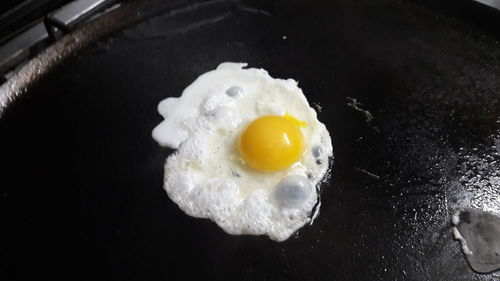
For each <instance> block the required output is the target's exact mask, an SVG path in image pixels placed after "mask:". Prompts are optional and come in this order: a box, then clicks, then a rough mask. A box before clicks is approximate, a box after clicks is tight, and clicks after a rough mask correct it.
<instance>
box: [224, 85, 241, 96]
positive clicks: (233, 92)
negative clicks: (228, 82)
mask: <svg viewBox="0 0 500 281" xmlns="http://www.w3.org/2000/svg"><path fill="white" fill-rule="evenodd" d="M226 95H228V96H230V97H233V98H234V97H241V96H243V89H242V88H241V87H238V86H233V87H231V88H229V89H227V90H226Z"/></svg>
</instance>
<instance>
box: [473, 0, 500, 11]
mask: <svg viewBox="0 0 500 281" xmlns="http://www.w3.org/2000/svg"><path fill="white" fill-rule="evenodd" d="M474 1H476V2H479V3H481V4H484V5H486V6H490V7H492V8H494V9H497V10H500V0H474Z"/></svg>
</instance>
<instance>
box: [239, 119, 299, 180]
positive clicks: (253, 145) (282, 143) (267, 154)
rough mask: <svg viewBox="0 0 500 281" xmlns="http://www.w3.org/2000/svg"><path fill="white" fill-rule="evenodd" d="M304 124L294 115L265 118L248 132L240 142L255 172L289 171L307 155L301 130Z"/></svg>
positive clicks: (255, 122)
mask: <svg viewBox="0 0 500 281" xmlns="http://www.w3.org/2000/svg"><path fill="white" fill-rule="evenodd" d="M305 125H306V124H305V122H303V121H299V120H297V119H296V118H294V117H293V116H290V115H288V114H286V115H285V116H274V115H269V116H263V117H260V118H257V119H255V120H254V121H253V122H252V123H250V125H248V127H247V128H246V129H245V131H244V132H243V134H242V135H241V138H240V141H239V151H240V154H241V155H242V157H243V159H244V160H245V161H246V162H247V163H248V164H249V165H250V166H251V167H253V168H254V169H257V170H259V171H264V172H271V171H279V170H283V169H286V168H287V167H289V166H290V165H292V164H293V163H295V162H297V161H298V160H299V158H300V157H301V156H302V153H303V152H304V137H303V136H302V132H301V129H300V127H305Z"/></svg>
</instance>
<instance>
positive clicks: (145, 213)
mask: <svg viewBox="0 0 500 281" xmlns="http://www.w3.org/2000/svg"><path fill="white" fill-rule="evenodd" d="M460 3H461V4H460V5H459V6H458V8H457V7H455V9H454V10H453V11H452V12H449V13H447V12H443V11H445V10H443V9H442V7H440V6H439V5H438V6H435V4H425V3H417V2H412V1H392V0H380V1H347V0H345V1H344V0H339V1H331V2H328V3H327V2H324V1H299V0H296V1H279V0H278V1H270V2H264V1H262V2H259V1H255V2H254V1H246V2H244V3H241V2H234V1H209V2H203V3H201V4H193V3H191V2H190V1H169V2H168V3H167V2H166V1H134V2H130V3H128V4H126V5H123V6H122V7H121V8H119V9H117V10H115V11H113V12H110V13H109V14H107V15H105V16H103V17H102V18H99V19H97V20H96V21H94V22H93V23H91V24H90V25H88V26H87V27H84V28H83V29H80V30H79V31H76V33H74V34H71V35H69V36H68V37H66V38H65V39H63V41H60V43H57V44H56V45H55V46H54V47H51V48H50V49H48V50H47V51H46V52H45V53H43V54H41V55H40V56H39V57H38V58H35V60H34V61H33V62H32V64H31V66H30V64H28V66H27V67H25V68H23V69H21V70H20V73H19V75H17V76H14V77H13V78H11V80H10V81H8V82H7V84H5V85H4V86H3V87H2V88H1V90H0V91H1V94H2V95H10V94H12V96H10V97H11V99H12V100H14V99H17V100H16V102H11V101H10V100H9V99H6V100H4V102H5V104H4V105H5V108H6V109H5V111H4V112H3V116H2V117H1V118H0V149H1V154H0V155H1V161H0V163H1V166H0V171H1V172H0V214H1V217H2V218H1V220H0V229H1V233H2V239H1V242H0V261H1V262H0V279H1V280H68V279H71V280H89V279H90V280H96V279H106V280H203V279H205V280H454V281H455V280H464V281H465V280H467V281H469V280H495V278H497V277H495V276H494V275H492V274H489V275H480V274H477V273H475V272H473V271H472V270H471V269H470V268H469V267H468V265H467V263H466V261H465V259H464V258H463V255H462V253H461V251H460V245H459V244H458V243H457V242H456V241H454V240H453V237H452V231H451V222H450V220H451V215H453V213H454V212H455V211H457V210H459V209H461V208H464V207H475V208H481V209H485V210H486V209H487V210H491V211H496V212H500V203H499V201H498V200H497V198H499V196H500V188H499V186H498V181H499V178H500V172H499V171H500V159H499V154H500V123H499V122H500V119H499V118H500V94H499V93H500V71H499V70H500V69H499V67H500V48H499V44H498V41H497V40H498V37H497V35H496V34H495V31H494V28H492V27H489V28H488V27H484V25H483V24H481V23H480V22H478V21H470V19H468V18H467V17H466V16H464V15H467V13H468V11H469V10H468V7H469V6H467V5H464V4H463V2H460ZM474 9H475V8H471V10H470V11H476V10H474ZM475 13H476V12H475ZM477 13H478V15H480V16H481V15H486V14H490V13H491V12H490V11H488V12H484V14H482V13H480V12H477ZM485 17H486V16H485ZM482 20H485V18H483V19H482ZM136 21H139V22H136ZM134 22H136V23H135V24H134V25H131V24H132V23H134ZM124 26H128V27H127V28H125V29H123V28H124ZM119 29H121V31H118V32H117V30H119ZM109 34H113V35H112V36H110V37H107V38H105V39H102V37H103V36H108V35H109ZM285 38H286V39H285ZM96 42H97V43H96ZM76 54H79V55H78V56H76ZM47 58H50V59H49V60H46V59H47ZM70 58H71V59H70ZM224 61H244V62H248V63H249V65H250V66H252V67H262V68H265V69H267V70H268V71H269V72H270V74H271V75H272V76H273V77H279V78H294V79H297V80H298V81H299V85H300V86H301V88H302V89H303V90H304V92H305V94H306V96H307V98H308V100H309V101H310V102H311V103H312V104H319V105H320V106H321V111H320V112H319V119H320V120H322V121H323V122H324V123H325V124H326V125H327V127H328V129H329V130H330V132H331V134H332V137H333V144H334V150H335V162H334V164H333V169H332V171H333V172H332V177H331V180H330V182H329V183H328V184H325V185H324V186H322V194H321V200H322V206H321V211H320V215H319V217H318V218H317V220H316V221H315V223H314V224H313V225H311V226H307V227H305V228H303V229H301V230H300V231H299V233H297V234H296V235H294V236H293V237H291V238H290V239H288V240H287V241H285V242H283V243H276V242H273V241H270V240H269V239H268V238H266V237H255V236H230V235H228V234H225V233H224V232H223V231H222V230H220V229H219V228H218V227H217V226H216V225H215V224H214V223H211V222H209V221H208V220H201V219H194V218H191V217H189V216H186V215H184V213H183V212H182V211H180V210H179V209H178V207H177V206H176V205H175V204H174V203H172V202H171V201H170V200H169V199H168V197H167V195H166V194H165V192H164V191H163V189H162V177H163V163H164V161H165V158H166V157H167V156H168V155H169V153H171V151H170V150H168V149H162V148H160V147H158V145H157V144H156V143H155V142H154V141H153V140H152V139H151V130H152V129H153V127H154V126H155V125H156V124H157V123H158V122H159V121H160V120H161V117H160V116H159V115H158V114H157V112H156V105H157V103H158V102H159V101H160V100H162V99H163V98H165V97H168V96H178V95H180V93H181V92H182V90H183V89H184V88H185V87H186V86H187V85H189V83H191V82H192V81H193V80H194V79H195V78H196V77H197V76H198V75H200V74H202V73H204V72H206V71H208V70H211V69H213V68H214V67H216V66H217V65H218V64H219V63H220V62H224ZM56 66H57V67H56ZM368 114H370V115H371V116H372V117H373V119H371V118H368V117H367V116H368Z"/></svg>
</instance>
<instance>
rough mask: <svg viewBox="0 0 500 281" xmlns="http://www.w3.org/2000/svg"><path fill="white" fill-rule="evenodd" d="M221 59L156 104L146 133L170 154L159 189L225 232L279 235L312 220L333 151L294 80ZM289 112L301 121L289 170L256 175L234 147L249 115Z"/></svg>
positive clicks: (279, 238)
mask: <svg viewBox="0 0 500 281" xmlns="http://www.w3.org/2000/svg"><path fill="white" fill-rule="evenodd" d="M245 66H246V64H241V63H223V64H221V65H219V66H218V67H217V69H216V70H213V71H210V72H207V73H205V74H203V75H201V76H200V77H198V78H197V79H196V81H194V82H193V83H192V84H191V85H190V86H189V87H187V88H186V89H185V90H184V92H183V93H182V96H181V97H179V98H167V99H165V100H163V101H162V102H160V104H159V105H158V111H159V112H160V114H161V115H162V116H163V117H164V118H165V120H163V121H162V122H161V123H160V124H159V125H158V126H157V127H156V128H155V129H154V130H153V138H154V139H155V140H156V141H157V142H158V143H159V144H160V145H162V146H168V147H171V148H173V149H177V151H176V152H175V153H173V154H171V155H170V156H169V157H168V158H167V161H166V163H165V169H164V172H165V175H164V189H165V190H166V192H167V194H168V196H169V197H170V199H171V200H172V201H174V202H175V203H176V204H177V205H178V206H179V207H180V208H181V209H182V210H183V211H184V212H185V213H186V214H188V215H190V216H193V217H199V218H208V219H210V220H212V221H214V222H215V223H217V225H219V226H220V227H221V228H222V229H223V230H224V231H226V232H227V233H229V234H234V235H239V234H251V235H267V236H269V237H270V238H271V239H273V240H275V241H283V240H286V239H287V238H288V237H290V235H292V234H293V233H294V232H295V231H297V230H298V229H299V228H301V227H302V226H304V225H305V224H306V223H308V222H309V221H310V220H311V218H310V217H311V213H312V211H313V209H314V207H315V206H316V205H319V204H317V203H318V194H317V186H318V185H319V184H320V182H321V180H322V179H323V178H324V177H325V175H326V173H327V170H328V165H318V164H317V163H316V162H317V161H318V160H321V161H326V160H327V158H328V157H331V156H332V155H333V149H332V145H331V139H330V135H329V133H328V131H327V130H326V127H325V126H324V124H322V123H321V122H319V121H318V120H317V117H316V112H315V111H314V109H313V108H311V107H310V106H309V104H308V102H307V99H306V98H305V96H304V94H303V93H302V91H301V89H300V88H299V87H298V85H297V82H296V81H295V80H293V79H287V80H282V79H274V78H272V77H271V76H269V74H268V73H267V72H266V71H265V70H263V69H255V68H249V69H244V68H243V67H245ZM284 114H289V115H291V116H293V117H295V118H297V119H298V120H301V121H304V122H306V124H307V126H306V127H305V128H301V131H302V134H303V136H304V140H305V146H306V147H305V151H304V153H303V157H302V158H301V159H300V160H299V161H298V162H297V163H295V164H293V165H292V166H290V167H289V168H287V169H285V170H282V171H277V172H267V173H266V172H260V171H257V170H254V169H252V168H251V167H249V166H248V165H247V164H246V163H245V161H244V160H243V159H242V157H241V156H240V155H239V152H238V149H237V142H238V138H239V136H240V135H241V133H242V131H243V130H244V129H245V128H246V126H248V124H249V123H250V122H252V121H253V120H255V119H257V118H259V117H261V116H265V115H284Z"/></svg>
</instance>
